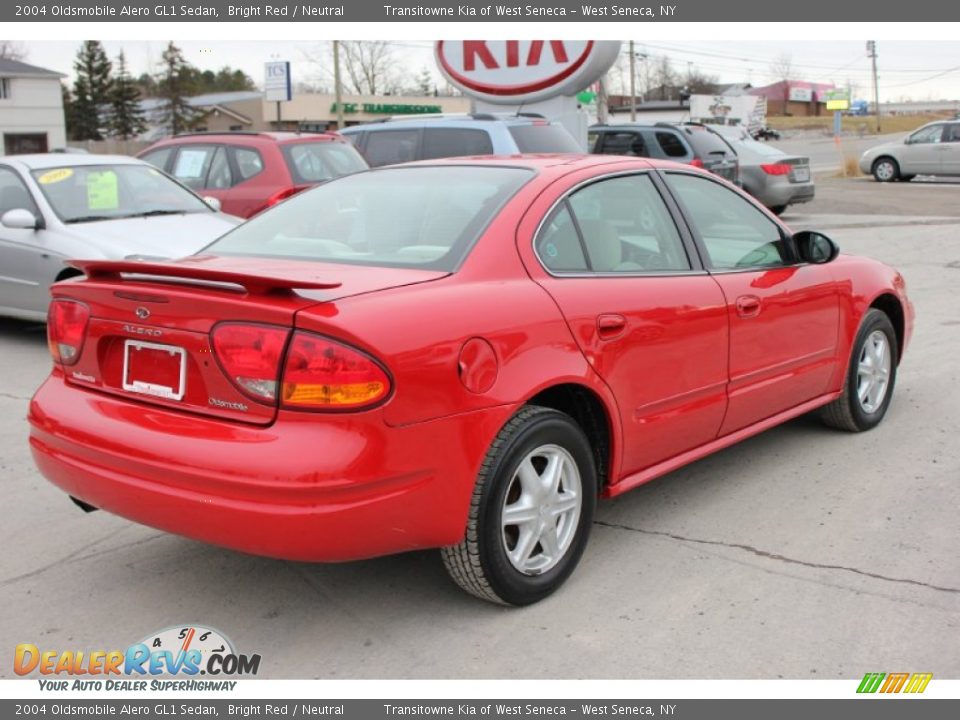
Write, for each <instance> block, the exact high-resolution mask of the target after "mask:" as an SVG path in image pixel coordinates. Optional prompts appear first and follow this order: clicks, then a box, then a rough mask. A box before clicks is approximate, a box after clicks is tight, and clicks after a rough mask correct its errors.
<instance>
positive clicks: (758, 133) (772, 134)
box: [750, 125, 780, 140]
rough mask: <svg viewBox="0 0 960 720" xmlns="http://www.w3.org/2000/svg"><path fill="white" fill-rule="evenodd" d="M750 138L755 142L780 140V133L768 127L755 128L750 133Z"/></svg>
mask: <svg viewBox="0 0 960 720" xmlns="http://www.w3.org/2000/svg"><path fill="white" fill-rule="evenodd" d="M750 137H752V138H753V139H754V140H779V139H780V131H779V130H774V129H773V128H772V127H769V126H767V125H761V126H760V127H757V128H754V129H753V130H751V131H750Z"/></svg>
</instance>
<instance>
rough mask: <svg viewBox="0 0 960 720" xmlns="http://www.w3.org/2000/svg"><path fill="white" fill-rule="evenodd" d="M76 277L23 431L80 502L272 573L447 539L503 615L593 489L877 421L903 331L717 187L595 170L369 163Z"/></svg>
mask: <svg viewBox="0 0 960 720" xmlns="http://www.w3.org/2000/svg"><path fill="white" fill-rule="evenodd" d="M73 264H74V266H75V267H77V268H79V269H80V270H82V271H83V272H84V274H85V275H86V277H85V278H84V279H82V280H79V281H74V282H69V283H58V284H57V285H55V286H54V287H53V296H54V301H53V303H52V305H51V309H50V321H49V323H48V327H49V329H50V348H51V352H52V353H53V360H54V368H53V371H52V373H51V375H50V377H49V378H48V379H47V380H46V381H45V382H44V384H43V385H42V387H41V388H40V389H39V390H38V391H37V393H36V395H35V396H34V397H33V400H32V401H31V403H30V410H29V422H30V425H31V430H30V445H31V448H32V451H33V457H34V459H35V461H36V463H37V465H38V467H39V468H40V470H41V472H42V473H43V474H44V475H45V476H46V477H47V478H48V479H49V480H50V481H52V482H53V483H54V484H56V485H58V486H60V487H61V488H62V489H63V490H64V491H65V492H67V493H69V494H70V495H72V496H73V497H75V498H76V499H77V501H78V502H79V503H80V504H81V505H82V506H84V507H86V508H87V509H92V508H103V509H105V510H108V511H110V512H112V513H116V514H118V515H121V516H124V517H127V518H130V519H132V520H135V521H137V522H141V523H144V524H147V525H151V526H153V527H156V528H160V529H162V530H166V531H168V532H173V533H178V534H181V535H186V536H189V537H192V538H196V539H199V540H202V541H205V542H211V543H215V544H218V545H223V546H226V547H230V548H235V549H238V550H241V551H244V552H249V553H254V554H258V555H267V556H274V557H280V558H289V559H293V560H305V561H344V560H352V559H357V558H367V557H372V556H377V555H384V554H388V553H396V552H402V551H408V550H415V549H421V548H442V555H443V558H444V561H445V564H446V567H447V569H448V571H449V573H450V575H451V576H452V577H453V579H454V580H455V581H456V582H457V583H459V584H460V586H461V587H463V588H464V589H465V590H466V591H467V592H470V593H473V594H474V595H476V596H478V597H480V598H483V599H486V600H490V601H494V602H499V603H506V604H513V605H525V604H529V603H533V602H536V601H538V600H540V599H542V598H544V597H545V596H547V595H548V594H550V593H551V592H553V591H554V590H555V589H556V588H557V587H559V586H560V585H561V584H562V583H563V582H564V581H565V580H566V579H567V577H568V576H569V575H570V573H571V572H572V571H573V569H574V566H576V564H577V562H578V561H579V559H580V557H581V554H582V552H583V550H584V547H585V545H586V543H587V536H588V535H589V533H590V529H591V527H592V520H593V514H594V508H595V504H596V500H597V498H598V496H604V497H610V496H616V495H619V494H621V493H623V492H626V491H627V490H629V489H631V488H634V487H636V486H638V485H641V484H643V483H645V482H647V481H649V480H651V479H653V478H655V477H658V476H660V475H663V474H665V473H667V472H670V471H672V470H674V469H676V468H678V467H680V466H682V465H684V464H686V463H688V462H691V461H693V460H696V459H697V458H700V457H703V456H705V455H708V454H709V453H711V452H714V451H716V450H718V449H720V448H724V447H726V446H729V445H732V444H734V443H736V442H738V441H740V440H742V439H744V438H747V437H749V436H751V435H754V434H756V433H759V432H762V431H763V430H766V429H768V428H770V427H773V426H775V425H777V424H779V423H782V422H784V421H786V420H789V419H790V418H793V417H796V416H798V415H801V414H804V413H807V412H810V411H814V410H819V411H820V412H821V413H822V416H823V418H824V419H825V420H826V422H827V423H828V424H829V425H832V426H835V427H839V428H842V429H845V430H849V431H864V430H869V429H870V428H872V427H874V426H876V425H877V424H878V423H879V422H880V421H881V420H882V419H883V417H884V414H885V413H886V412H887V408H888V406H889V404H890V401H891V398H892V395H893V388H894V383H895V381H896V376H897V365H898V363H899V361H900V358H901V356H902V354H903V351H904V349H905V347H906V346H907V344H908V342H909V340H910V335H911V329H912V327H913V317H914V312H913V306H912V305H911V303H910V301H909V300H908V299H907V294H906V289H905V286H904V281H903V278H902V277H901V275H900V274H899V273H898V272H897V271H896V270H893V269H891V268H889V267H887V266H886V265H883V264H881V263H879V262H876V261H874V260H868V259H864V258H855V257H849V256H838V249H837V246H836V245H835V244H834V242H833V241H832V240H830V239H829V238H827V237H826V236H824V235H822V234H819V233H816V232H810V231H803V232H797V233H792V232H791V231H790V230H789V229H788V228H787V226H785V225H783V224H781V223H780V222H779V221H778V220H777V219H776V218H775V216H773V215H771V214H770V213H768V212H767V211H766V210H765V209H763V208H762V207H761V206H760V205H758V204H757V203H756V202H755V201H754V200H753V199H751V198H750V197H749V196H748V195H746V194H745V193H743V192H742V191H740V190H739V189H737V188H734V187H732V186H730V185H729V183H725V182H723V181H721V180H719V179H718V178H716V177H714V176H712V175H710V174H708V173H706V172H704V171H702V170H698V169H696V168H687V167H683V166H680V165H677V164H675V163H664V162H660V161H657V160H645V159H644V160H638V159H631V158H614V157H600V156H584V155H580V156H565V157H557V156H542V155H541V156H527V157H524V156H513V157H507V158H471V159H463V158H459V159H454V160H446V161H432V162H429V163H417V164H410V165H403V166H396V167H389V168H380V169H377V170H372V171H370V172H366V173H358V174H356V175H350V176H347V177H343V178H339V179H336V180H333V181H331V182H329V183H327V184H326V185H322V186H320V187H318V188H315V189H313V190H310V191H308V192H305V193H301V194H300V195H298V196H296V197H294V198H291V199H290V200H288V201H287V202H285V203H283V204H282V205H281V206H279V207H277V208H275V209H273V210H271V211H270V212H267V213H264V214H262V215H259V216H257V217H255V218H253V219H251V220H249V221H248V222H246V223H244V224H243V225H241V226H239V227H238V228H236V229H235V230H233V231H232V232H230V233H229V234H227V235H225V236H224V237H222V238H220V239H219V240H217V241H216V242H214V243H213V244H211V245H210V246H209V247H208V248H206V249H205V250H204V251H203V253H202V254H199V255H197V256H195V257H192V258H187V259H184V260H180V261H176V262H167V263H133V262H122V261H119V262H118V261H102V260H101V261H97V260H93V261H75V262H74V263H73ZM224 283H226V284H228V286H242V287H243V288H244V289H245V292H228V291H225V290H224V287H223V284H224ZM146 408H149V412H145V409H146Z"/></svg>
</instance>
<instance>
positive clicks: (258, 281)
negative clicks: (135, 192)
mask: <svg viewBox="0 0 960 720" xmlns="http://www.w3.org/2000/svg"><path fill="white" fill-rule="evenodd" d="M67 265H69V266H70V267H75V268H77V269H78V270H80V271H82V272H83V273H84V274H85V275H86V276H87V277H88V278H90V279H91V280H123V279H124V277H123V276H124V275H138V276H148V277H146V278H138V279H144V280H149V278H150V277H174V278H184V279H186V280H201V281H203V280H205V281H208V282H221V283H231V284H233V285H240V286H241V287H243V288H245V289H246V291H247V292H248V293H251V294H253V295H268V294H271V293H276V292H277V291H281V292H284V291H291V290H297V289H299V290H332V289H333V288H338V287H340V286H341V285H342V283H339V282H336V281H331V280H302V279H298V278H291V277H271V276H269V275H260V274H256V273H252V272H244V271H242V270H226V269H217V268H212V267H202V266H200V265H198V264H196V263H191V262H190V261H189V260H188V261H185V262H184V261H180V262H170V263H162V262H140V261H137V260H68V261H67ZM130 279H133V278H130Z"/></svg>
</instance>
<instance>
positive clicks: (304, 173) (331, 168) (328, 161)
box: [281, 142, 367, 185]
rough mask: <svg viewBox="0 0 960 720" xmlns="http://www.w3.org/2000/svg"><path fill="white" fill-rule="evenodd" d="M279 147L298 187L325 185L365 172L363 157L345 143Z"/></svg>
mask: <svg viewBox="0 0 960 720" xmlns="http://www.w3.org/2000/svg"><path fill="white" fill-rule="evenodd" d="M281 147H282V148H283V156H284V158H285V159H286V161H287V167H288V168H289V169H290V174H291V175H292V176H293V181H294V182H295V183H297V184H298V185H303V184H312V183H319V182H326V181H327V180H332V179H333V178H335V177H340V176H341V175H349V174H350V173H355V172H360V171H361V170H366V169H367V163H366V162H364V160H363V157H362V156H361V155H360V153H358V152H357V151H356V149H354V147H353V145H350V144H349V143H339V142H304V143H292V144H289V145H282V146H281Z"/></svg>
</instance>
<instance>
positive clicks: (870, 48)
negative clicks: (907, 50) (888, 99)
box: [867, 40, 880, 135]
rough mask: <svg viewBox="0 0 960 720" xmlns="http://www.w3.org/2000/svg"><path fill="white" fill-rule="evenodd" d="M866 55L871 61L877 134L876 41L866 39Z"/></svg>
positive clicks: (878, 122)
mask: <svg viewBox="0 0 960 720" xmlns="http://www.w3.org/2000/svg"><path fill="white" fill-rule="evenodd" d="M867 57H869V58H870V60H871V62H872V63H873V112H874V114H875V115H876V116H877V134H878V135H879V134H880V86H879V84H878V83H877V41H876V40H867Z"/></svg>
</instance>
